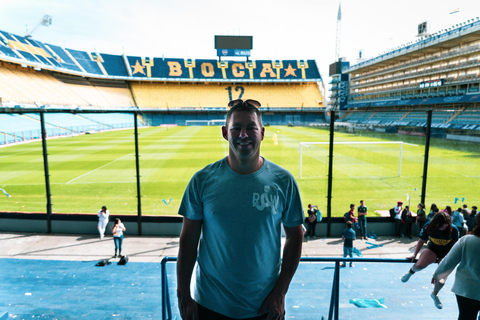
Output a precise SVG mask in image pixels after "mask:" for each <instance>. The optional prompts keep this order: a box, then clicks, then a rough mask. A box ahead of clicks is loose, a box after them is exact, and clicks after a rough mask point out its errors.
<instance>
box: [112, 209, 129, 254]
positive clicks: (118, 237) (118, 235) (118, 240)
mask: <svg viewBox="0 0 480 320" xmlns="http://www.w3.org/2000/svg"><path fill="white" fill-rule="evenodd" d="M125 231H127V228H125V226H124V225H123V223H122V220H120V218H117V219H115V223H114V224H113V226H112V234H113V242H114V243H115V255H114V258H116V257H122V244H123V233H124V232H125ZM117 251H118V256H117Z"/></svg>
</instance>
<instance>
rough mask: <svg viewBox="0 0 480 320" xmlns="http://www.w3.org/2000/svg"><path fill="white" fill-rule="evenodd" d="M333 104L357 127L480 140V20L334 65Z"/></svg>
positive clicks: (341, 119)
mask: <svg viewBox="0 0 480 320" xmlns="http://www.w3.org/2000/svg"><path fill="white" fill-rule="evenodd" d="M330 75H331V76H332V81H331V82H330V84H331V94H330V99H331V106H330V107H331V108H332V109H333V110H338V111H339V112H338V114H339V121H341V122H346V123H350V124H353V125H355V126H357V127H359V128H360V127H365V126H367V127H370V128H373V127H386V128H387V129H386V130H387V131H389V132H399V131H400V133H407V134H415V135H421V134H422V133H423V132H425V127H426V126H427V112H426V111H428V110H432V111H433V117H432V125H431V127H432V129H433V132H434V133H435V135H436V136H439V137H446V138H455V139H459V138H460V136H462V135H463V136H464V135H467V136H474V138H466V137H463V138H460V139H470V140H472V139H473V140H474V141H480V138H478V137H479V136H480V124H479V123H480V106H479V102H480V20H479V18H476V19H472V20H468V21H467V22H464V23H460V24H457V25H455V26H452V27H451V28H448V29H443V30H440V31H439V32H436V33H433V34H424V35H422V36H421V37H419V38H418V39H417V40H416V41H412V42H409V43H406V44H404V45H401V46H398V47H396V48H394V49H392V50H390V51H388V52H385V53H383V54H381V55H379V56H377V57H374V58H372V59H367V60H363V61H359V62H358V63H356V64H352V65H351V64H350V63H349V62H347V61H345V60H344V59H340V60H339V61H336V62H335V63H334V64H332V65H331V66H330Z"/></svg>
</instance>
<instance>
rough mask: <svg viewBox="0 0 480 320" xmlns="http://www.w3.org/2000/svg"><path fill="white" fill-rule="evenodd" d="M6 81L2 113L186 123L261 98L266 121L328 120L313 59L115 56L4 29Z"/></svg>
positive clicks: (0, 41) (0, 69)
mask: <svg viewBox="0 0 480 320" xmlns="http://www.w3.org/2000/svg"><path fill="white" fill-rule="evenodd" d="M0 82H1V83H2V87H1V89H0V99H1V104H2V106H3V108H0V112H2V111H3V112H14V111H15V109H26V110H30V111H35V110H36V109H44V110H55V109H56V110H60V109H64V110H65V109H66V110H75V111H76V112H77V111H82V110H96V111H98V110H103V111H105V112H107V111H108V112H111V111H112V109H116V110H118V111H128V110H131V111H138V112H139V115H140V117H141V118H142V120H144V121H145V122H146V123H148V124H150V125H185V124H186V121H187V120H190V122H193V121H194V120H201V121H209V120H218V119H222V118H225V113H226V105H227V103H228V101H230V100H233V99H238V98H255V99H257V100H259V101H261V102H262V108H264V109H265V110H266V111H268V112H266V113H265V116H264V121H265V123H269V124H272V125H273V124H285V125H286V124H299V125H305V124H310V123H319V122H323V121H324V114H323V110H324V109H325V104H324V101H325V99H324V85H323V82H322V77H321V75H320V73H319V71H318V68H317V65H316V62H315V60H257V61H227V60H225V59H222V60H221V61H220V60H218V61H217V60H208V59H179V58H159V57H140V56H127V55H125V54H123V55H113V54H105V53H98V52H87V51H80V50H74V49H68V48H62V47H60V46H57V45H53V44H46V43H42V42H40V41H37V40H34V39H31V38H25V37H22V36H19V35H14V34H11V33H8V32H5V31H0ZM23 111H25V110H23Z"/></svg>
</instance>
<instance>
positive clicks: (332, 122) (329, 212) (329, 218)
mask: <svg viewBox="0 0 480 320" xmlns="http://www.w3.org/2000/svg"><path fill="white" fill-rule="evenodd" d="M334 129H335V111H331V113H330V146H329V149H328V194H327V237H330V231H331V227H332V184H333V176H332V173H333V142H334Z"/></svg>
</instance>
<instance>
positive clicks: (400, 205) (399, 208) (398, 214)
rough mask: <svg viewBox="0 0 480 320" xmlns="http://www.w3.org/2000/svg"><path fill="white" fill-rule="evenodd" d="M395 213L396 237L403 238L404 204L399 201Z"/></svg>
mask: <svg viewBox="0 0 480 320" xmlns="http://www.w3.org/2000/svg"><path fill="white" fill-rule="evenodd" d="M393 210H394V211H395V216H394V217H393V221H395V237H399V238H401V237H402V229H401V228H402V211H403V202H402V201H398V202H397V206H396V207H395V208H394V209H393Z"/></svg>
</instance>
